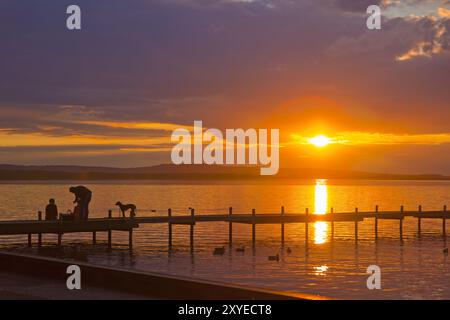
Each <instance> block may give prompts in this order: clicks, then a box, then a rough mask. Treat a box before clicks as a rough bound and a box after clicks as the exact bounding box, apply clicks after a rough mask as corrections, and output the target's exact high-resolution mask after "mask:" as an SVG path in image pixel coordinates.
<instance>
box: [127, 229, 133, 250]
mask: <svg viewBox="0 0 450 320" xmlns="http://www.w3.org/2000/svg"><path fill="white" fill-rule="evenodd" d="M128 248H129V249H130V250H132V249H133V228H130V231H128Z"/></svg>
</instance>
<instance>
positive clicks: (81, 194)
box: [69, 186, 92, 220]
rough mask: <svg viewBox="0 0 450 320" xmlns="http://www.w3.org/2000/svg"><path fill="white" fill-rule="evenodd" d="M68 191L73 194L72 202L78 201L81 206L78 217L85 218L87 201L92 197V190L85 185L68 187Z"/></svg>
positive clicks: (87, 210)
mask: <svg viewBox="0 0 450 320" xmlns="http://www.w3.org/2000/svg"><path fill="white" fill-rule="evenodd" d="M69 191H70V192H72V193H73V194H74V195H75V200H74V201H73V203H78V204H79V205H80V207H81V212H80V219H81V220H87V219H88V216H89V202H91V199H92V191H91V190H89V189H88V188H86V187H85V186H77V187H70V189H69Z"/></svg>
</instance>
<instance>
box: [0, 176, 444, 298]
mask: <svg viewBox="0 0 450 320" xmlns="http://www.w3.org/2000/svg"><path fill="white" fill-rule="evenodd" d="M69 186H70V185H69V184H68V183H48V182H42V183H41V182H34V183H8V184H0V219H1V220H14V219H36V217H37V211H38V210H43V208H44V207H45V205H46V203H47V200H48V199H49V198H55V199H56V201H57V204H58V206H59V208H60V211H66V210H68V209H73V204H72V201H73V198H72V195H71V194H70V193H69V192H68V188H69ZM87 186H88V187H89V188H90V189H91V190H93V191H94V198H93V202H92V203H91V217H106V216H107V211H108V209H113V210H114V211H113V212H114V213H113V214H114V215H115V216H118V214H119V213H118V209H117V208H115V207H114V203H115V202H116V201H118V200H121V201H122V202H124V203H135V204H136V205H137V206H138V215H140V216H144V215H156V214H161V215H163V214H164V215H165V214H167V209H168V208H169V207H170V208H172V211H173V214H174V215H176V214H189V211H188V208H189V207H193V208H195V210H196V212H198V213H227V212H228V207H229V206H232V207H233V211H234V212H235V213H250V212H251V209H252V208H255V209H256V212H257V213H258V214H260V213H261V214H263V213H274V212H280V207H281V206H284V207H285V209H286V214H289V212H295V213H300V212H304V211H305V208H306V207H308V208H310V210H311V212H315V213H318V214H320V213H323V212H326V211H327V210H328V209H329V208H330V207H333V208H334V210H335V212H341V211H353V210H354V209H355V207H356V206H357V207H358V208H359V210H360V211H369V210H373V208H374V206H375V205H376V204H378V205H379V206H380V209H381V210H399V208H400V206H401V205H404V206H405V209H406V210H413V209H414V210H415V209H416V208H417V206H418V205H419V204H421V205H422V206H423V209H424V210H440V209H442V207H443V205H444V204H449V202H450V201H449V200H450V196H449V195H450V182H419V181H339V182H338V181H323V180H317V181H285V182H283V183H278V184H269V183H255V184H239V183H225V184H223V183H222V184H220V183H217V184H211V183H210V182H208V184H199V183H190V184H189V183H186V182H179V183H167V182H139V183H133V182H123V181H121V182H108V183H104V182H101V183H89V184H87ZM151 210H156V211H157V212H156V213H152V212H151ZM447 228H448V226H447ZM373 230H374V225H373V220H366V221H365V222H363V223H360V224H359V241H358V243H357V244H356V243H355V240H354V224H353V223H351V222H348V223H336V224H335V239H334V241H331V234H330V232H331V227H330V225H329V224H328V223H325V222H319V223H316V224H312V225H310V228H309V237H308V238H309V244H308V247H306V246H305V228H304V225H303V224H287V225H286V227H285V247H284V249H283V248H281V242H280V237H281V235H280V226H279V225H257V227H256V250H255V251H253V250H252V244H251V226H249V225H239V224H234V225H233V233H234V234H233V245H234V247H233V250H228V249H227V252H226V254H225V255H224V256H214V255H213V254H212V251H213V249H214V248H215V247H219V246H223V245H227V241H228V225H227V224H226V223H198V224H197V225H196V226H195V253H194V255H191V254H190V248H189V227H188V226H174V227H173V250H172V251H171V252H169V250H168V246H167V243H168V228H167V226H166V225H148V224H143V225H141V227H140V228H139V229H137V230H136V231H135V232H134V249H133V252H132V253H130V252H129V251H128V247H127V244H128V242H127V241H128V234H127V233H121V232H113V243H114V250H113V251H112V252H108V251H107V248H106V234H105V233H104V234H101V233H98V234H97V241H98V244H97V245H95V246H93V245H92V244H91V241H92V235H91V234H67V235H64V237H63V244H64V246H63V248H62V249H58V248H56V246H55V244H56V236H53V235H45V236H44V247H43V249H42V250H40V251H39V252H38V251H37V249H36V248H32V249H29V248H27V247H26V236H2V237H1V238H0V244H1V248H2V249H4V250H13V251H16V252H17V251H18V252H27V253H29V252H31V253H36V254H42V255H50V256H58V257H63V258H66V259H76V260H82V261H88V262H91V263H96V264H103V265H110V266H120V267H125V268H132V269H139V270H148V271H157V272H163V273H170V274H177V275H184V276H191V277H194V278H205V279H213V280H219V281H224V282H230V283H238V284H244V285H251V286H258V287H267V288H272V289H277V290H285V291H292V292H300V293H310V294H319V295H324V296H329V297H335V298H356V299H381V298H392V299H394V298H395V299H411V298H412V299H424V298H427V299H450V286H449V285H448V283H449V282H448V275H449V272H450V268H449V261H448V256H446V255H444V253H443V248H445V247H447V246H448V244H447V243H446V239H444V238H443V237H442V220H423V221H422V236H421V237H420V238H419V237H418V234H417V221H416V220H415V219H414V218H406V219H405V222H404V242H403V243H401V242H400V240H399V224H398V221H386V220H383V221H380V222H379V241H378V242H377V243H375V242H374V231H373ZM34 241H36V239H34ZM241 246H245V252H244V253H240V252H236V251H235V249H236V248H237V247H241ZM287 247H289V248H291V250H292V252H291V253H287V250H286V248H287ZM277 253H279V254H280V261H279V262H272V261H268V256H269V255H275V254H277ZM369 265H378V266H379V267H380V268H381V272H382V290H368V289H367V286H366V280H367V277H368V274H366V269H367V267H368V266H369Z"/></svg>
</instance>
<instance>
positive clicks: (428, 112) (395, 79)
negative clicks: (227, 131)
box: [0, 0, 450, 136]
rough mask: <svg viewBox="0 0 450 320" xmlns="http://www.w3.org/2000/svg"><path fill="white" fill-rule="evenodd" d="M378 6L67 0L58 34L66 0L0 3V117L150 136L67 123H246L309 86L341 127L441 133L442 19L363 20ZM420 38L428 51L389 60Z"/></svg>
mask: <svg viewBox="0 0 450 320" xmlns="http://www.w3.org/2000/svg"><path fill="white" fill-rule="evenodd" d="M380 3H381V1H378V0H370V1H369V0H361V1H356V0H351V1H350V0H326V1H314V0H304V1H289V0H280V1H270V0H264V1H257V0H255V1H250V2H249V1H247V2H239V1H226V0H214V1H201V0H154V1H146V0H133V1H128V2H126V1H123V0H108V1H106V0H97V1H91V0H78V1H77V4H78V5H80V7H81V8H82V30H81V31H76V32H70V31H68V30H66V28H65V19H66V14H65V9H66V7H67V6H68V5H69V4H72V1H66V0H61V1H53V0H51V1H50V0H41V1H32V0H21V1H16V0H3V1H2V2H1V3H0V41H1V44H2V45H1V48H2V49H1V51H0V112H1V114H2V117H1V118H0V128H9V129H11V130H15V132H21V133H30V132H42V127H43V126H46V127H47V131H45V132H44V133H45V134H47V135H52V136H64V135H67V134H70V133H80V134H93V135H96V134H104V135H105V136H108V135H127V136H141V135H146V134H148V135H159V134H160V133H159V132H147V131H142V130H130V129H127V130H125V129H120V128H105V127H98V126H92V125H86V124H79V123H75V122H76V121H75V120H86V119H87V120H89V119H95V120H115V121H154V122H170V123H180V124H190V123H192V121H193V120H195V119H202V120H204V121H206V125H207V126H209V127H213V126H214V127H225V126H228V127H231V126H244V127H250V126H258V125H259V124H260V123H261V122H262V121H264V120H265V119H270V118H271V115H273V114H274V113H276V112H277V110H278V108H279V106H280V105H282V104H284V103H285V102H286V101H290V100H295V99H299V98H302V97H311V96H319V97H324V98H327V99H328V100H331V101H335V102H336V104H337V105H339V106H341V107H342V108H343V109H345V110H344V111H345V113H346V114H348V115H349V118H351V119H355V120H354V121H353V122H351V121H347V122H346V123H345V126H346V129H347V130H352V129H355V128H358V129H360V128H359V126H360V123H358V120H359V121H360V122H361V123H367V122H369V121H371V122H372V123H373V126H374V127H376V126H378V127H379V128H378V129H379V130H380V131H381V130H386V128H388V129H389V130H394V131H396V132H402V131H405V132H406V131H411V132H447V131H448V121H447V119H448V118H449V117H450V114H449V112H450V111H449V108H448V101H449V99H450V96H449V95H450V93H449V90H448V89H447V86H448V83H449V82H450V74H449V73H448V70H449V67H450V57H449V53H448V50H449V30H450V28H449V23H450V22H449V20H448V19H439V20H433V19H431V18H417V19H407V18H404V17H397V18H395V19H385V20H383V28H382V30H380V31H370V30H367V28H366V14H365V11H366V8H367V6H368V5H371V4H380ZM410 3H411V2H410ZM354 13H361V14H354ZM440 28H444V29H440ZM440 30H444V32H441V31H440ZM436 40H438V42H436ZM420 42H426V43H428V44H427V45H425V46H424V47H423V49H424V50H425V52H429V53H430V54H429V56H417V57H413V58H411V59H408V60H406V61H402V62H400V61H397V60H396V57H399V56H401V55H403V54H405V53H408V52H409V51H410V50H411V49H413V48H415V46H417V44H418V43H420ZM437 46H439V50H438V49H436V48H437ZM434 51H436V52H435V53H433V52H434ZM438 51H439V52H438ZM68 106H70V108H68ZM308 107H309V106H308V105H299V106H298V107H297V109H306V108H308ZM325 107H326V106H325ZM64 108H66V109H64ZM293 120H295V119H292V121H293ZM307 120H308V119H301V120H299V121H298V122H299V123H302V122H303V123H305V122H306V121H307ZM419 121H420V125H419V126H418V125H417V123H418V122H419Z"/></svg>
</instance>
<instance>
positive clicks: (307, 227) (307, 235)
mask: <svg viewBox="0 0 450 320" xmlns="http://www.w3.org/2000/svg"><path fill="white" fill-rule="evenodd" d="M305 215H306V221H305V246H306V247H308V242H309V241H308V237H309V230H308V229H309V224H308V219H309V218H308V215H309V208H306V210H305Z"/></svg>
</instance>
